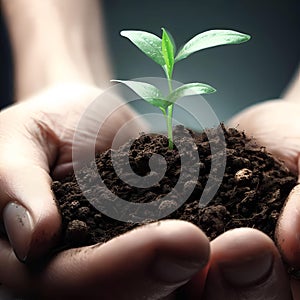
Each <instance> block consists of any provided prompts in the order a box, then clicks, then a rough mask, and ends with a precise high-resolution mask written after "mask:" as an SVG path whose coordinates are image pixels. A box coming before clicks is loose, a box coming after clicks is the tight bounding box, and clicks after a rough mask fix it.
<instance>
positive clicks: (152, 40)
mask: <svg viewBox="0 0 300 300" xmlns="http://www.w3.org/2000/svg"><path fill="white" fill-rule="evenodd" d="M120 34H121V35H122V36H124V37H126V38H128V39H129V40H130V41H131V42H132V43H133V44H134V45H136V46H137V47H138V48H139V49H140V50H141V51H142V52H144V53H145V54H146V55H147V56H148V57H150V58H151V59H152V60H154V61H155V62H156V63H158V64H159V65H161V66H163V65H164V64H165V60H164V56H163V54H162V50H161V42H162V41H161V38H159V37H158V36H156V35H155V34H152V33H149V32H146V31H140V30H122V31H121V32H120Z"/></svg>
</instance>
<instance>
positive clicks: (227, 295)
mask: <svg viewBox="0 0 300 300" xmlns="http://www.w3.org/2000/svg"><path fill="white" fill-rule="evenodd" d="M204 299H215V300H218V299H272V300H275V299H278V300H279V299H280V300H285V299H292V298H291V291H290V287H289V282H288V278H287V274H286V271H285V269H284V266H283V264H282V261H281V258H280V255H279V253H278V251H277V248H276V246H275V244H274V243H273V241H272V240H271V239H270V238H269V237H267V236H266V235H265V234H263V233H261V232H259V231H257V230H254V229H250V228H240V229H235V230H232V231H228V232H226V233H224V234H223V235H221V236H220V237H218V238H217V239H215V240H214V241H213V242H212V243H211V265H210V269H209V272H208V276H207V282H206V289H205V293H204Z"/></svg>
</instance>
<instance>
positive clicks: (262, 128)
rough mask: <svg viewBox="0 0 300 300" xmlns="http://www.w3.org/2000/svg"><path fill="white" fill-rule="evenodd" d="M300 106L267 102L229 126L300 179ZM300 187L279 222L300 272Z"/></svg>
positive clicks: (297, 295)
mask: <svg viewBox="0 0 300 300" xmlns="http://www.w3.org/2000/svg"><path fill="white" fill-rule="evenodd" d="M299 115H300V104H299V102H298V101H287V100H272V101H267V102H264V103H261V104H258V105H255V106H253V107H250V108H249V109H246V110H245V111H243V112H241V113H240V114H238V115H237V116H236V117H234V118H233V119H232V120H230V122H229V126H233V127H237V128H239V129H240V130H245V132H246V134H248V135H249V136H253V137H255V139H257V141H258V142H259V143H260V144H262V145H264V146H266V148H267V150H268V151H270V152H271V153H273V154H274V155H275V156H277V157H278V158H280V159H282V160H283V161H284V162H285V164H286V165H287V166H288V167H289V169H290V170H291V171H292V172H294V173H295V174H298V175H299V173H300V172H299V170H300V121H299ZM299 200H300V187H299V185H298V186H296V187H295V188H294V189H293V190H292V192H291V193H290V195H289V197H288V200H287V202H286V205H285V207H284V209H283V212H282V214H281V217H280V219H279V222H278V225H277V230H276V239H277V244H278V247H279V249H280V251H281V254H282V256H283V258H284V260H285V261H286V262H287V263H288V264H289V265H290V266H292V267H294V268H296V269H299V268H300V258H299V253H300V244H299V232H300V201H299ZM291 285H292V290H293V294H294V299H300V283H299V282H298V281H296V280H295V279H294V278H291Z"/></svg>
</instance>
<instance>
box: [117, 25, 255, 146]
mask: <svg viewBox="0 0 300 300" xmlns="http://www.w3.org/2000/svg"><path fill="white" fill-rule="evenodd" d="M120 34H121V35H122V36H124V37H126V38H128V39H129V40H130V41H131V42H132V43H133V44H134V45H135V46H137V47H138V48H139V49H140V50H141V51H142V52H144V53H145V54H146V55H147V56H148V57H150V58H151V59H152V60H153V61H155V62H156V63H157V64H159V65H160V66H161V67H162V68H163V70H164V72H165V75H166V78H167V81H168V88H169V94H168V95H167V96H164V95H163V94H162V92H161V91H160V90H159V89H158V88H156V87H155V86H154V85H151V84H149V83H146V82H140V81H133V80H113V81H116V82H120V83H123V84H125V85H127V86H128V87H129V88H131V89H132V90H133V91H134V92H135V93H136V94H137V95H139V96H140V97H141V98H142V99H144V100H145V101H147V102H148V103H150V104H152V105H153V106H156V107H158V108H159V109H160V110H161V111H162V113H163V115H164V117H165V120H166V124H167V132H168V140H169V149H173V129H172V118H173V108H174V104H175V102H176V101H177V100H178V99H180V98H182V97H185V96H191V95H201V94H211V93H214V92H215V91H216V89H214V88H213V87H211V86H210V85H208V84H205V83H199V82H193V83H187V84H184V85H182V86H180V87H178V88H176V89H175V90H174V89H173V87H172V76H173V70H174V65H175V63H177V62H179V61H181V60H183V59H185V58H187V57H188V56H190V55H191V54H193V53H194V52H197V51H199V50H203V49H206V48H211V47H215V46H221V45H227V44H241V43H244V42H246V41H248V40H249V39H250V36H249V35H247V34H243V33H240V32H237V31H233V30H209V31H205V32H203V33H200V34H197V35H196V36H194V37H193V38H192V39H191V40H189V41H188V42H187V43H186V44H184V45H183V46H182V47H181V48H180V50H179V51H178V52H177V54H176V46H175V43H174V40H173V38H172V36H171V34H170V33H168V31H167V30H165V29H164V28H162V37H161V38H160V37H158V36H156V35H154V34H152V33H149V32H145V31H140V30H123V31H121V33H120Z"/></svg>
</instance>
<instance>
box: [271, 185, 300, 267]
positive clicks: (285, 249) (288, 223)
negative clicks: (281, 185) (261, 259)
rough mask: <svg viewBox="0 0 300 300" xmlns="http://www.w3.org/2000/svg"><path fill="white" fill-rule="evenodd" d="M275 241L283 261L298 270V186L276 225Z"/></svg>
mask: <svg viewBox="0 0 300 300" xmlns="http://www.w3.org/2000/svg"><path fill="white" fill-rule="evenodd" d="M276 239H277V244H278V246H279V249H280V251H281V253H282V255H283V257H284V260H285V261H286V262H287V263H288V264H289V265H291V266H293V267H295V268H300V184H298V185H297V186H295V187H294V188H293V190H292V191H291V193H290V194H289V196H288V199H287V201H286V205H285V207H284V209H283V212H282V214H281V216H280V218H279V221H278V224H277V228H276Z"/></svg>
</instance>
